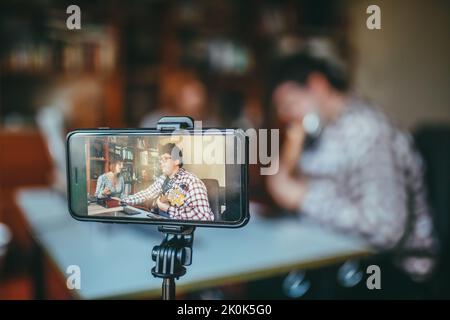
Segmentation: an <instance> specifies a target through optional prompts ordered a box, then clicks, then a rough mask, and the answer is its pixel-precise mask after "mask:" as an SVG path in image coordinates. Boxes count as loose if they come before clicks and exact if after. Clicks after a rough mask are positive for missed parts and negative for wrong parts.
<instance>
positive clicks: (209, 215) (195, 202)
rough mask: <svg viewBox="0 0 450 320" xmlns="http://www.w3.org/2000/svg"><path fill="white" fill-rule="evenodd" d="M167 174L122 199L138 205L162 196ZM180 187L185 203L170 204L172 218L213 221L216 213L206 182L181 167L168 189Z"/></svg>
mask: <svg viewBox="0 0 450 320" xmlns="http://www.w3.org/2000/svg"><path fill="white" fill-rule="evenodd" d="M165 180H166V176H165V175H161V176H160V177H159V178H158V179H156V181H155V182H154V183H153V184H152V185H151V186H149V187H148V188H147V189H145V190H142V191H140V192H138V193H135V194H133V195H130V196H128V197H126V198H124V199H122V201H124V202H125V203H127V204H130V205H136V204H139V203H142V202H144V201H146V200H149V199H155V198H157V197H158V196H160V195H161V194H162V193H163V192H162V187H163V184H164V181H165ZM173 189H178V190H179V191H181V192H182V193H183V194H184V196H185V199H184V203H183V204H182V205H181V206H173V205H170V207H169V209H168V210H167V213H168V214H169V215H170V217H171V218H172V219H177V220H207V221H213V220H214V214H213V212H212V211H211V208H210V206H209V201H208V193H207V190H206V187H205V184H204V183H203V182H202V181H201V180H200V179H199V178H197V177H196V176H195V175H194V174H192V173H190V172H187V171H186V170H184V169H183V168H180V169H179V170H178V172H177V173H176V174H175V176H174V177H173V178H172V186H171V188H170V189H169V190H168V192H170V191H171V190H173Z"/></svg>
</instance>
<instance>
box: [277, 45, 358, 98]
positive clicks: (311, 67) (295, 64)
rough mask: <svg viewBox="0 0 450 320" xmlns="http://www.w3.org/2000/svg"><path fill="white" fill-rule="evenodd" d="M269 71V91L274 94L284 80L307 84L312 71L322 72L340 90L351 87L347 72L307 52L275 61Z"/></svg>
mask: <svg viewBox="0 0 450 320" xmlns="http://www.w3.org/2000/svg"><path fill="white" fill-rule="evenodd" d="M270 69H271V70H270V71H269V73H270V76H269V82H268V93H269V94H270V96H272V94H273V91H274V90H275V89H276V87H277V86H278V85H280V84H282V83H283V82H288V81H293V82H296V83H298V84H300V85H305V84H306V82H307V80H308V77H309V76H310V75H311V73H314V72H317V73H320V74H322V75H323V76H324V77H325V78H326V79H327V80H328V82H329V83H330V85H331V86H332V87H333V88H335V89H336V90H339V91H342V92H344V91H346V90H348V87H349V79H348V75H347V72H345V71H344V70H343V69H342V68H340V67H339V66H337V65H335V64H333V63H331V62H330V61H327V60H325V59H321V58H316V57H313V56H311V55H310V54H307V53H303V52H302V53H296V54H293V55H289V56H287V57H284V58H281V59H279V60H277V61H275V62H274V63H273V65H272V67H271V68H270Z"/></svg>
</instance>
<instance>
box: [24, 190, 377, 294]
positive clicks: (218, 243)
mask: <svg viewBox="0 0 450 320" xmlns="http://www.w3.org/2000/svg"><path fill="white" fill-rule="evenodd" d="M16 199H17V203H18V205H19V207H20V208H21V209H22V211H23V214H24V216H25V218H26V219H27V220H28V222H29V226H30V228H31V231H32V234H33V235H34V237H35V239H36V241H37V242H38V243H39V244H40V245H41V246H42V248H43V250H44V252H45V253H46V254H47V255H48V256H49V257H50V259H52V261H53V262H54V264H55V265H56V266H57V267H58V269H59V270H60V271H61V272H62V273H63V274H65V271H66V270H67V267H68V266H70V265H78V266H79V267H80V268H81V289H80V290H74V291H76V292H75V295H76V296H78V297H80V298H83V299H97V298H118V297H140V296H157V295H159V294H160V290H161V279H157V278H154V277H153V276H152V275H151V272H150V269H151V267H152V266H153V264H154V262H153V261H152V260H151V249H152V248H153V246H154V245H156V244H159V243H160V242H161V240H162V234H160V233H159V232H158V231H157V230H156V227H155V226H133V225H122V224H103V223H94V222H80V221H76V220H74V219H73V218H71V217H70V214H69V212H68V210H67V201H66V199H65V198H64V197H62V196H61V195H59V194H57V193H55V192H53V191H51V190H49V189H43V188H34V189H23V190H20V191H18V193H17V194H16ZM370 253H371V249H370V248H369V246H368V245H367V244H366V243H365V242H364V241H363V240H361V239H358V238H355V237H350V236H348V235H342V234H336V233H333V232H331V231H329V230H324V229H323V228H321V227H319V226H317V225H314V224H311V223H308V222H304V221H303V222H299V220H297V219H276V220H274V219H270V220H267V219H262V218H258V217H257V216H254V215H253V216H252V218H251V219H250V222H249V224H248V225H247V226H245V227H244V228H241V229H217V228H197V229H196V231H195V236H194V254H193V263H192V265H191V266H189V267H187V274H186V275H185V276H183V277H182V278H180V280H178V281H177V293H180V292H186V291H188V290H194V289H200V288H207V287H211V286H215V285H221V284H225V283H230V282H232V281H247V280H250V279H257V278H262V277H267V276H271V275H275V274H280V273H283V272H287V271H289V270H292V269H296V268H302V269H306V268H312V267H317V266H321V265H326V264H331V263H336V262H339V261H344V260H346V259H349V258H356V257H361V256H364V255H367V254H370Z"/></svg>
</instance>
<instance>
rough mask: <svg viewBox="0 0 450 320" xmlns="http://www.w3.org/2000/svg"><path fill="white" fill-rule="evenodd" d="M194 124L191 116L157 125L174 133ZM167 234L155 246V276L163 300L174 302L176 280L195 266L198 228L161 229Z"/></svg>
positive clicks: (167, 118) (164, 227)
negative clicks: (160, 285)
mask: <svg viewBox="0 0 450 320" xmlns="http://www.w3.org/2000/svg"><path fill="white" fill-rule="evenodd" d="M193 127H194V121H193V120H192V118H189V117H162V118H161V119H159V121H158V124H157V129H158V130H168V131H173V130H177V129H192V128H193ZM158 230H159V231H160V232H162V233H164V239H163V241H162V242H161V244H160V245H157V246H154V247H153V250H152V260H153V261H155V266H154V267H153V268H152V274H153V276H154V277H157V278H162V279H163V283H162V299H163V300H173V299H175V279H177V280H178V278H180V277H181V276H183V275H185V274H186V268H185V267H186V266H189V265H191V263H192V251H193V249H192V245H193V242H194V230H195V227H190V226H159V227H158Z"/></svg>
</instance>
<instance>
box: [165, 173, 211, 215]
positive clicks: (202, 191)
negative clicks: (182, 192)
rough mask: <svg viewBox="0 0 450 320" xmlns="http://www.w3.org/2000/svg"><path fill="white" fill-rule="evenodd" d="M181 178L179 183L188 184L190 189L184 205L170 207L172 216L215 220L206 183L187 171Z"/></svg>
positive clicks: (169, 211) (169, 212)
mask: <svg viewBox="0 0 450 320" xmlns="http://www.w3.org/2000/svg"><path fill="white" fill-rule="evenodd" d="M179 179H181V181H180V182H179V184H183V183H185V184H187V186H188V191H187V193H186V199H185V201H184V204H183V205H182V206H180V207H176V206H170V207H169V209H168V210H167V213H168V214H169V215H170V217H171V218H172V219H177V220H203V221H214V214H213V213H212V211H211V208H210V206H209V201H208V193H207V190H206V187H205V184H204V183H203V182H202V181H201V180H200V179H198V178H197V177H195V176H194V175H191V174H190V173H188V172H186V171H184V174H183V175H180V177H179Z"/></svg>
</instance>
